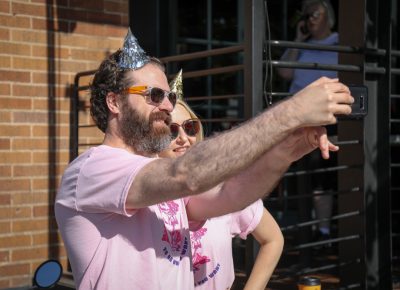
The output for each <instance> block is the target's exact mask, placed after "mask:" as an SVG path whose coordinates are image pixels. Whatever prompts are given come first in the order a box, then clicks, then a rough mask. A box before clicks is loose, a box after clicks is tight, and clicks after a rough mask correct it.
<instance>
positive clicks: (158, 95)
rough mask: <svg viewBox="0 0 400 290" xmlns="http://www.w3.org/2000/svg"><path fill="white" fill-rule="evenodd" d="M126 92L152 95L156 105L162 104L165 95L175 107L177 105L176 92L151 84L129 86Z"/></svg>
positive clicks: (151, 98) (151, 97)
mask: <svg viewBox="0 0 400 290" xmlns="http://www.w3.org/2000/svg"><path fill="white" fill-rule="evenodd" d="M125 92H126V93H129V94H139V95H142V96H145V97H150V101H151V102H152V103H154V104H156V105H160V104H161V103H162V101H163V100H164V98H165V97H168V100H169V101H170V102H171V104H172V105H173V106H174V107H175V105H176V99H177V96H176V93H174V92H168V91H164V90H163V89H160V88H155V87H149V86H134V87H130V88H127V89H126V90H125Z"/></svg>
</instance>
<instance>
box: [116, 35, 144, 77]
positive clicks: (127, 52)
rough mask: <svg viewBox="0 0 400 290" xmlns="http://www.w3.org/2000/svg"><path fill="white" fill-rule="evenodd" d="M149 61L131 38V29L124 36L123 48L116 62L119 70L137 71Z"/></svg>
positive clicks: (134, 38)
mask: <svg viewBox="0 0 400 290" xmlns="http://www.w3.org/2000/svg"><path fill="white" fill-rule="evenodd" d="M149 61H150V58H149V57H148V56H147V55H146V53H145V51H144V50H143V48H141V47H140V45H139V43H138V41H137V39H136V37H135V36H133V34H132V32H131V29H130V28H129V29H128V33H127V34H126V36H125V40H124V47H123V48H122V53H121V57H120V59H119V62H118V66H119V67H120V68H126V69H133V70H136V69H139V68H141V67H142V66H144V65H145V64H146V63H148V62H149Z"/></svg>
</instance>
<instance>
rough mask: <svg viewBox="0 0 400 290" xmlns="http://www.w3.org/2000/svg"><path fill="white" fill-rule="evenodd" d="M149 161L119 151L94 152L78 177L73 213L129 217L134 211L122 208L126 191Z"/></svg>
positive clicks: (150, 159)
mask: <svg viewBox="0 0 400 290" xmlns="http://www.w3.org/2000/svg"><path fill="white" fill-rule="evenodd" d="M153 160H155V159H154V158H146V157H143V156H139V155H134V154H131V153H129V152H127V151H124V150H122V149H108V150H101V149H98V150H95V151H94V152H93V153H92V154H91V156H90V157H89V158H87V160H86V162H85V164H83V166H82V168H81V171H80V173H79V177H78V181H77V188H76V209H77V210H78V211H85V212H88V213H107V212H110V213H118V214H122V215H126V216H131V215H133V214H134V213H135V210H127V209H126V207H125V203H126V199H127V196H128V191H129V188H130V186H131V184H132V183H133V182H134V179H135V176H136V175H137V174H138V172H139V171H140V170H141V169H142V168H143V167H144V166H145V165H146V164H148V163H149V162H151V161H153Z"/></svg>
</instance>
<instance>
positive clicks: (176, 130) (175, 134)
mask: <svg viewBox="0 0 400 290" xmlns="http://www.w3.org/2000/svg"><path fill="white" fill-rule="evenodd" d="M169 129H170V131H171V137H172V139H176V138H177V137H178V135H179V125H178V124H174V123H171V124H170V125H169Z"/></svg>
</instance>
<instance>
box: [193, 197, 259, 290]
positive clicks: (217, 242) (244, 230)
mask: <svg viewBox="0 0 400 290" xmlns="http://www.w3.org/2000/svg"><path fill="white" fill-rule="evenodd" d="M263 209H264V206H263V203H262V201H261V200H258V201H256V202H255V203H253V204H251V205H249V206H248V207H247V208H245V209H244V210H242V211H238V212H235V213H232V214H227V215H224V216H221V217H216V218H212V219H209V220H207V222H206V223H205V224H204V225H203V227H202V228H201V229H199V230H197V231H195V232H191V233H190V239H191V247H192V255H193V257H192V261H193V272H194V283H195V289H196V290H200V289H201V290H212V289H214V290H219V289H230V288H231V286H232V284H233V281H234V279H235V272H234V265H233V257H232V238H233V237H235V236H237V235H239V236H240V237H241V238H242V239H246V237H247V235H248V234H249V233H251V232H252V231H253V230H254V229H255V228H256V227H257V225H258V224H259V223H260V221H261V217H262V214H263Z"/></svg>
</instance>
